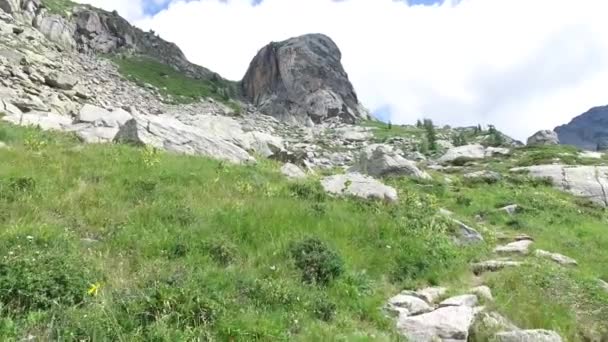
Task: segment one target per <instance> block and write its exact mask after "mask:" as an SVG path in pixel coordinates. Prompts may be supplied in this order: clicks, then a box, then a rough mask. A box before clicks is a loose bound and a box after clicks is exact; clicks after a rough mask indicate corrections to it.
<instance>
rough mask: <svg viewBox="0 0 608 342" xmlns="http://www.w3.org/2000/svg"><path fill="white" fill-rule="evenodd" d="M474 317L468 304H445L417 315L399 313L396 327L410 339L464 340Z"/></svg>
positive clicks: (425, 341)
mask: <svg viewBox="0 0 608 342" xmlns="http://www.w3.org/2000/svg"><path fill="white" fill-rule="evenodd" d="M474 317H475V311H474V309H473V308H472V307H470V306H467V305H461V306H446V307H442V308H439V309H437V310H435V311H433V312H429V313H425V314H422V315H418V316H405V315H401V316H400V317H399V320H398V322H397V329H398V330H399V332H400V333H401V334H402V335H403V336H405V337H406V338H408V339H409V340H410V341H416V342H434V341H450V342H457V341H460V342H466V341H467V339H468V336H469V328H470V327H471V325H472V324H473V319H474Z"/></svg>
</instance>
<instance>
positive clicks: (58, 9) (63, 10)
mask: <svg viewBox="0 0 608 342" xmlns="http://www.w3.org/2000/svg"><path fill="white" fill-rule="evenodd" d="M42 4H43V5H44V6H45V7H46V8H47V9H48V10H49V12H51V13H53V14H59V15H62V16H67V15H68V14H69V13H70V12H71V10H72V8H74V6H76V5H77V4H76V3H75V2H73V1H70V0H42Z"/></svg>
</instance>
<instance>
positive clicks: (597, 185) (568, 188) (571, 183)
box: [511, 165, 608, 206]
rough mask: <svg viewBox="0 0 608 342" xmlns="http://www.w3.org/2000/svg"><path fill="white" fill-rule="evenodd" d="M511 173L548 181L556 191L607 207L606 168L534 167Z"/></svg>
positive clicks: (607, 179)
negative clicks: (521, 173)
mask: <svg viewBox="0 0 608 342" xmlns="http://www.w3.org/2000/svg"><path fill="white" fill-rule="evenodd" d="M511 171H512V172H527V173H529V174H530V175H531V176H532V177H536V178H545V179H549V180H551V182H552V183H553V186H554V187H555V188H557V189H560V190H562V191H565V192H568V193H570V194H572V195H574V196H577V197H582V198H586V199H589V200H591V201H593V202H595V203H597V204H599V205H602V206H608V195H607V194H608V193H607V190H608V167H606V166H567V165H536V166H529V167H520V168H514V169H511Z"/></svg>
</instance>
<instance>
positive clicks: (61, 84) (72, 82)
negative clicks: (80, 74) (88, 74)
mask: <svg viewBox="0 0 608 342" xmlns="http://www.w3.org/2000/svg"><path fill="white" fill-rule="evenodd" d="M44 83H46V84H47V85H48V86H50V87H53V88H57V89H62V90H70V89H72V88H74V86H76V84H77V83H78V78H76V77H74V76H70V75H66V74H63V73H59V72H53V73H50V74H48V75H46V76H45V77H44Z"/></svg>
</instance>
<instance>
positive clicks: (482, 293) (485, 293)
mask: <svg viewBox="0 0 608 342" xmlns="http://www.w3.org/2000/svg"><path fill="white" fill-rule="evenodd" d="M470 292H471V293H473V294H476V295H477V297H479V298H483V299H485V300H489V301H493V300H494V296H492V290H491V289H490V288H489V287H487V286H485V285H481V286H477V287H474V288H472V289H471V291H470Z"/></svg>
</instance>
